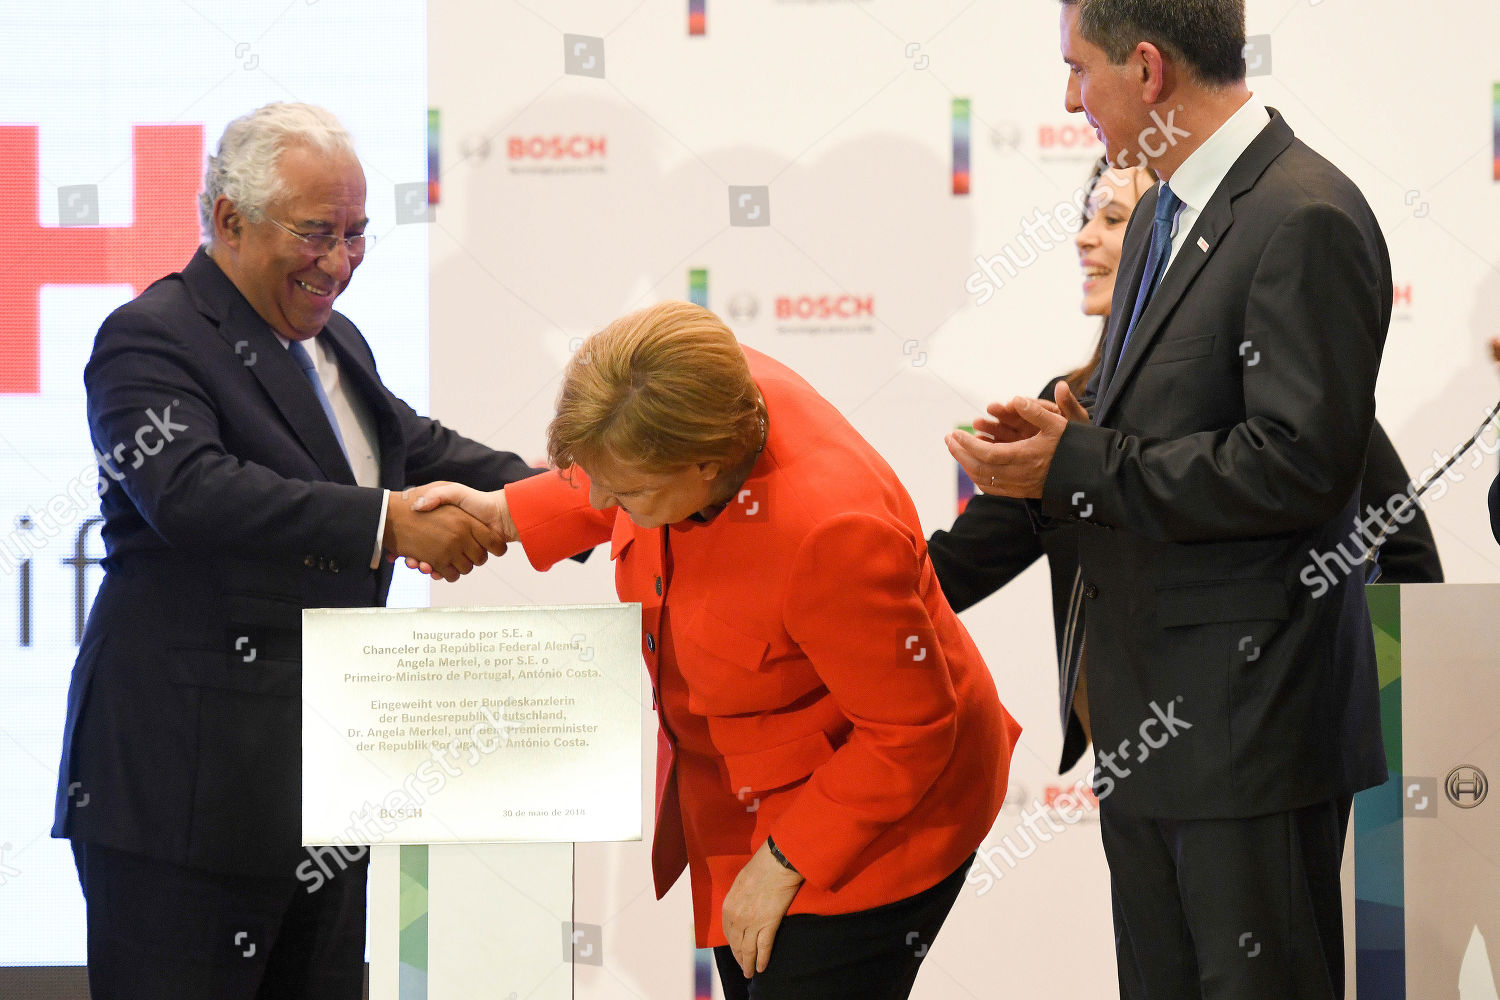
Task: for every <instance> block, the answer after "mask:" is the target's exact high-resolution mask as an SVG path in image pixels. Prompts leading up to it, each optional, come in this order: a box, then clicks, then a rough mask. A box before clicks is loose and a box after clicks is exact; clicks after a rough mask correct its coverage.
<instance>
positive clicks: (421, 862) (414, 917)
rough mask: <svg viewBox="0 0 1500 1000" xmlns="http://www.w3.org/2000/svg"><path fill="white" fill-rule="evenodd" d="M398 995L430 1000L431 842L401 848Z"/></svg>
mask: <svg viewBox="0 0 1500 1000" xmlns="http://www.w3.org/2000/svg"><path fill="white" fill-rule="evenodd" d="M397 954H398V957H399V959H400V965H399V966H398V969H397V984H398V987H397V994H396V995H397V996H398V997H400V1000H427V845H426V844H403V845H402V847H401V944H400V946H399V948H398V951H397Z"/></svg>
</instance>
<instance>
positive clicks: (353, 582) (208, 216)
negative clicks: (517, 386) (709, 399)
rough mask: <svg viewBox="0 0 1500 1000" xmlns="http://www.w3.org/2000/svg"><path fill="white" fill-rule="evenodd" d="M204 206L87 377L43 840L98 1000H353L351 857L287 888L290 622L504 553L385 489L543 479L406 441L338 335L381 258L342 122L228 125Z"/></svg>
mask: <svg viewBox="0 0 1500 1000" xmlns="http://www.w3.org/2000/svg"><path fill="white" fill-rule="evenodd" d="M205 188H206V190H205V192H204V193H203V195H202V198H201V205H200V212H201V215H202V219H203V225H204V232H205V238H206V240H207V244H206V247H205V248H203V249H200V250H199V251H198V253H197V254H196V255H195V256H194V257H193V259H192V260H191V261H190V262H189V263H188V265H187V266H186V267H185V268H184V269H183V270H182V272H181V273H178V274H172V275H169V276H167V277H165V278H163V279H162V280H160V281H158V282H156V283H155V284H153V285H152V286H151V287H150V288H148V289H147V290H146V291H145V292H143V293H142V294H141V296H140V297H139V298H137V299H135V300H134V301H133V302H130V303H129V304H127V305H125V306H123V307H121V308H120V309H118V310H116V311H115V312H114V313H113V314H112V315H111V316H110V317H109V318H108V319H107V320H105V322H104V324H103V326H102V327H101V328H100V330H99V334H98V337H97V339H96V340H95V342H94V350H93V354H92V356H91V358H90V360H89V363H88V366H87V368H86V369H85V371H84V381H85V384H86V387H87V391H88V417H89V427H90V432H91V434H92V437H93V443H94V447H95V448H96V449H97V450H98V452H99V454H100V455H101V467H102V468H103V470H104V475H103V476H102V477H101V490H102V505H103V515H104V527H103V536H104V542H105V546H106V550H107V556H106V558H105V560H104V571H105V575H104V581H103V583H102V585H101V586H100V588H99V592H98V596H97V598H96V599H95V602H94V608H93V611H92V613H91V615H90V616H89V621H88V626H87V628H86V629H85V632H84V635H83V639H82V643H81V646H80V650H79V655H78V660H77V664H76V666H75V667H74V670H73V680H72V686H71V689H70V691H69V695H68V713H67V723H66V732H65V737H64V743H63V752H62V764H61V768H60V775H59V783H58V795H57V809H56V824H55V826H54V828H53V835H54V836H57V837H66V838H70V839H71V840H72V842H73V848H74V853H75V858H76V860H77V865H78V873H79V880H80V882H81V883H82V887H83V892H84V896H85V900H86V902H87V910H88V952H89V980H90V988H91V990H92V993H93V997H94V1000H110V998H142V997H171V998H173V1000H196V998H202V1000H240V998H245V1000H248V998H253V997H272V996H274V997H310V998H311V997H316V998H318V1000H327V998H357V997H358V996H359V995H360V988H361V975H362V961H363V953H364V914H365V874H366V859H365V858H364V857H356V858H355V859H353V860H352V861H351V860H350V859H349V858H347V857H345V856H342V855H341V858H342V861H341V863H339V864H338V865H333V866H331V867H333V868H338V869H342V870H341V871H334V872H333V874H334V877H332V878H327V879H325V878H323V877H322V874H321V873H319V876H318V878H317V879H316V880H314V881H309V880H307V879H306V878H299V877H298V875H297V870H298V868H299V866H302V867H303V868H304V870H306V863H307V860H308V858H307V855H306V853H305V851H304V850H303V848H302V847H300V846H299V845H300V843H301V822H300V811H301V745H300V732H301V709H302V706H301V703H300V691H301V671H302V663H301V659H302V653H301V613H302V609H303V608H312V607H364V606H374V605H381V604H384V602H385V597H386V593H387V591H388V589H389V587H390V583H391V566H390V563H389V561H388V560H387V559H386V558H384V557H383V556H384V555H385V554H390V555H392V556H394V555H403V556H412V557H414V558H415V557H417V556H418V554H419V553H425V555H424V556H422V557H421V558H423V560H424V561H428V562H431V563H432V564H433V565H435V566H439V567H441V568H442V572H443V575H444V576H446V577H447V578H449V579H454V578H456V577H457V576H458V575H459V574H460V573H462V572H466V571H467V570H469V569H472V568H473V566H474V565H476V564H478V563H482V562H484V561H485V558H486V556H487V553H489V552H494V553H497V554H498V553H499V552H503V551H504V544H503V542H502V541H501V540H500V539H499V538H498V537H496V536H495V535H493V533H492V532H490V531H489V530H488V529H487V528H485V527H484V526H483V525H481V524H479V523H478V522H477V521H474V520H472V519H470V518H467V517H466V516H459V512H458V509H457V508H456V507H455V508H452V510H451V511H448V512H444V511H439V512H437V513H439V514H444V515H445V516H443V517H442V518H440V519H434V517H433V514H431V513H426V514H416V513H414V512H412V511H411V510H410V509H409V506H408V503H407V501H406V499H405V498H404V497H403V496H402V494H401V493H400V492H399V491H400V490H401V489H402V488H403V487H405V486H406V485H408V484H414V483H425V482H428V481H430V480H434V479H456V480H459V481H462V482H466V483H470V484H472V485H474V486H477V487H480V488H483V489H496V488H499V487H501V486H503V485H505V484H506V483H509V482H513V481H515V480H518V479H521V478H524V477H526V476H529V475H531V474H533V472H534V470H532V469H531V468H529V467H528V466H527V464H526V463H525V462H523V461H521V460H520V459H519V458H517V457H516V456H515V455H513V454H509V453H504V452H496V451H493V450H491V449H489V448H486V447H484V446H482V445H480V444H478V443H476V442H474V441H471V440H468V439H466V438H463V437H461V436H459V435H458V434H455V433H454V432H452V431H450V430H448V429H446V428H444V427H443V426H442V425H440V424H438V423H437V422H436V421H434V420H430V419H428V418H426V417H421V416H418V415H417V414H416V413H415V412H413V410H412V409H411V408H410V407H409V406H407V405H406V404H405V403H404V402H402V401H401V400H400V399H398V398H397V397H396V396H394V395H392V394H391V392H390V391H389V390H387V389H386V388H385V386H384V385H383V384H382V382H381V380H380V376H379V375H378V374H377V372H376V368H375V359H374V357H373V356H372V355H371V352H370V348H369V345H368V344H367V343H366V342H365V340H364V338H363V337H362V336H361V335H360V333H359V331H358V330H357V329H356V328H355V326H354V324H353V323H351V322H350V321H349V320H348V319H347V318H345V317H344V316H342V315H340V314H338V313H336V312H334V311H333V301H334V299H335V298H336V297H337V296H338V295H339V293H341V292H342V291H343V290H344V288H345V287H346V286H347V284H348V282H349V278H350V275H351V274H352V273H353V271H354V269H355V268H356V267H357V266H358V265H359V263H360V262H361V260H362V259H363V256H364V254H365V251H366V247H367V245H368V244H369V243H370V242H372V241H373V237H369V236H366V235H365V226H366V224H367V222H368V220H367V217H366V215H365V211H364V201H365V181H364V174H363V172H362V170H361V168H360V165H359V161H358V159H357V158H356V157H355V155H354V151H353V147H352V145H351V143H350V139H349V136H348V134H347V133H346V132H345V131H344V130H343V128H342V127H341V126H340V125H339V123H338V122H337V120H336V119H334V118H333V116H332V115H330V114H328V112H326V111H323V110H322V109H319V108H313V107H309V106H307V105H288V104H277V105H268V106H267V107H264V108H261V109H259V110H257V111H255V112H252V113H251V114H249V115H247V116H245V117H243V118H240V119H238V120H236V121H235V122H233V123H231V124H230V126H229V127H228V129H226V131H225V134H224V137H223V139H222V140H221V143H220V146H219V152H218V155H217V156H215V157H212V158H210V160H209V169H208V172H207V176H206V178H205ZM392 491H397V492H392ZM314 890H315V891H314Z"/></svg>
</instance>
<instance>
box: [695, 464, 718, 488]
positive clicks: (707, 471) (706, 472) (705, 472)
mask: <svg viewBox="0 0 1500 1000" xmlns="http://www.w3.org/2000/svg"><path fill="white" fill-rule="evenodd" d="M723 467H724V466H723V464H722V463H720V462H699V463H698V474H699V475H700V476H702V477H703V481H704V482H706V483H711V482H713V481H714V480H715V479H718V478H719V472H720V470H722V469H723Z"/></svg>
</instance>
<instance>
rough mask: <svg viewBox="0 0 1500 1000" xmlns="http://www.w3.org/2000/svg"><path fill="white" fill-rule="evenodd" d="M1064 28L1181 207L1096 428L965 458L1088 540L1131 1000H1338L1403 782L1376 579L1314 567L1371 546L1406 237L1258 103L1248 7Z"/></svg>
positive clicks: (1037, 429)
mask: <svg viewBox="0 0 1500 1000" xmlns="http://www.w3.org/2000/svg"><path fill="white" fill-rule="evenodd" d="M1062 35H1063V57H1064V60H1065V62H1066V63H1067V64H1068V67H1069V71H1070V77H1069V83H1068V90H1067V104H1068V107H1069V109H1070V110H1071V111H1075V112H1076V111H1083V112H1084V113H1085V114H1086V115H1087V116H1088V118H1089V121H1090V123H1091V124H1093V125H1094V126H1095V127H1096V128H1097V129H1098V131H1099V134H1100V136H1101V138H1102V139H1103V140H1104V142H1105V144H1106V147H1107V149H1108V151H1109V155H1110V159H1111V160H1112V161H1113V162H1115V163H1133V164H1137V165H1140V164H1144V165H1148V166H1151V167H1153V168H1155V169H1156V170H1157V172H1158V173H1159V174H1160V175H1161V177H1162V178H1163V181H1164V185H1163V186H1161V187H1160V188H1158V189H1157V190H1154V191H1152V192H1148V193H1147V195H1146V196H1145V197H1144V198H1143V199H1142V200H1141V202H1140V204H1139V206H1138V207H1137V210H1136V212H1135V215H1134V216H1133V218H1132V220H1131V223H1130V226H1129V229H1128V231H1127V234H1126V238H1125V248H1124V255H1123V259H1122V266H1121V269H1120V273H1121V279H1120V281H1119V282H1118V283H1117V285H1116V290H1115V297H1114V303H1113V308H1112V313H1111V316H1112V318H1111V323H1110V327H1109V333H1108V336H1107V339H1106V345H1105V351H1104V361H1103V364H1102V365H1101V367H1100V370H1099V372H1098V373H1097V374H1096V375H1095V377H1094V379H1093V380H1092V381H1091V382H1090V383H1089V387H1088V389H1087V390H1085V394H1084V399H1083V403H1082V405H1080V403H1079V402H1078V401H1077V400H1075V399H1074V398H1073V397H1072V395H1071V394H1070V393H1069V392H1068V391H1067V390H1066V389H1062V390H1059V392H1058V394H1057V397H1056V398H1057V405H1055V406H1047V405H1045V404H1044V403H1042V402H1039V401H1037V400H1034V399H1030V398H1027V397H1018V398H1017V399H1016V400H1014V401H1013V402H1012V403H1011V404H1008V405H1004V406H1001V405H996V406H993V407H991V409H990V413H991V416H992V418H993V419H990V420H986V421H982V422H981V429H982V430H984V431H985V432H987V433H988V434H989V435H990V436H991V437H992V438H993V439H994V440H993V442H986V441H983V440H980V439H978V438H976V437H973V436H970V435H962V434H955V435H953V436H951V437H950V439H949V447H950V449H952V450H953V452H954V454H955V456H956V457H958V458H959V459H960V461H962V462H963V463H964V465H965V467H966V468H967V469H968V470H969V472H970V474H971V475H973V476H974V478H975V481H976V482H978V483H980V484H981V488H983V489H984V490H985V491H986V492H989V493H995V494H1003V495H1009V496H1015V497H1021V498H1029V499H1033V500H1038V501H1040V503H1039V505H1038V506H1039V507H1040V514H1041V515H1043V516H1046V517H1049V518H1053V519H1058V520H1067V521H1072V522H1074V523H1077V524H1079V526H1080V533H1079V539H1078V548H1079V561H1080V566H1081V568H1082V604H1083V616H1084V631H1085V640H1084V641H1085V643H1086V644H1087V653H1086V662H1087V668H1086V669H1087V671H1088V685H1087V688H1088V704H1089V713H1090V717H1091V725H1092V732H1093V736H1094V743H1095V746H1096V748H1097V749H1096V759H1097V761H1098V767H1097V768H1096V771H1095V786H1096V791H1097V793H1098V794H1099V797H1100V799H1101V800H1102V804H1101V810H1100V821H1101V832H1102V836H1103V841H1104V847H1105V852H1106V856H1107V858H1108V860H1109V864H1110V877H1111V884H1112V890H1113V891H1112V895H1113V900H1114V911H1115V929H1116V947H1117V955H1118V959H1119V963H1118V967H1119V976H1120V986H1121V992H1122V995H1124V996H1125V997H1129V998H1147V997H1150V998H1159V997H1161V998H1165V997H1170V998H1173V1000H1182V998H1190V997H1203V998H1215V1000H1217V998H1240V997H1243V998H1252V997H1254V998H1264V997H1272V996H1274V997H1278V998H1292V997H1296V998H1319V1000H1324V998H1330V997H1341V996H1342V995H1343V970H1344V958H1343V941H1342V927H1343V921H1342V907H1341V900H1340V893H1339V864H1340V860H1341V852H1342V848H1343V844H1344V838H1345V831H1346V825H1347V821H1348V816H1349V808H1350V802H1351V798H1352V796H1353V794H1354V793H1355V792H1357V791H1359V790H1360V789H1363V788H1368V787H1370V786H1372V785H1376V784H1379V783H1381V782H1383V781H1384V780H1385V778H1386V768H1385V757H1384V752H1383V749H1382V745H1381V736H1380V719H1379V704H1378V697H1377V693H1378V692H1377V677H1376V671H1375V654H1374V648H1373V639H1372V635H1371V629H1370V620H1369V613H1368V609H1367V608H1366V605H1365V596H1364V588H1363V584H1364V581H1363V579H1361V578H1360V576H1359V574H1358V572H1357V571H1356V573H1354V574H1349V573H1343V574H1338V575H1336V576H1335V579H1334V580H1333V582H1332V583H1331V584H1325V585H1324V586H1322V587H1321V588H1315V587H1312V586H1310V585H1308V584H1307V583H1305V582H1304V581H1305V579H1306V577H1305V576H1304V575H1303V573H1304V570H1305V569H1306V567H1308V566H1309V565H1311V564H1314V563H1316V562H1318V559H1319V557H1320V556H1324V555H1325V554H1326V553H1327V552H1329V551H1330V550H1332V549H1333V548H1334V547H1335V546H1337V545H1338V543H1340V542H1344V543H1345V544H1346V546H1347V545H1348V543H1349V539H1350V537H1351V536H1355V537H1356V538H1357V537H1358V536H1357V535H1356V534H1355V533H1356V531H1357V528H1356V523H1355V521H1356V517H1357V516H1359V511H1358V507H1357V504H1358V496H1357V487H1358V485H1359V481H1360V472H1361V468H1362V465H1363V462H1364V457H1365V451H1366V447H1367V445H1368V443H1369V440H1370V429H1371V424H1372V421H1373V418H1374V410H1375V399H1374V389H1375V380H1376V375H1377V373H1378V371H1379V367H1380V357H1381V352H1382V350H1383V348H1384V342H1385V335H1386V330H1387V325H1388V323H1389V320H1390V310H1391V301H1392V288H1391V273H1390V262H1389V257H1388V255H1387V252H1386V248H1385V242H1384V239H1383V237H1382V235H1381V232H1380V228H1379V226H1378V225H1377V223H1376V221H1375V218H1374V216H1373V214H1372V213H1371V211H1370V209H1369V207H1368V205H1367V204H1366V203H1365V200H1364V198H1363V197H1362V196H1361V195H1360V193H1359V191H1358V189H1357V188H1356V187H1355V186H1354V185H1353V183H1351V182H1350V181H1349V180H1348V179H1347V178H1346V177H1344V175H1343V174H1341V173H1340V172H1339V171H1338V170H1337V169H1335V168H1334V167H1333V166H1332V165H1331V164H1330V163H1328V162H1327V161H1326V160H1324V159H1323V158H1322V157H1320V156H1318V155H1317V154H1316V153H1314V152H1313V151H1312V150H1310V149H1309V148H1307V147H1306V146H1305V145H1303V144H1302V143H1301V142H1299V141H1298V140H1297V139H1296V138H1295V136H1294V135H1293V133H1292V130H1291V128H1290V126H1289V125H1288V124H1287V123H1286V122H1285V121H1284V120H1283V119H1282V117H1281V116H1280V115H1279V114H1278V113H1276V112H1275V111H1273V110H1268V109H1267V108H1266V107H1265V105H1263V104H1261V103H1260V102H1259V101H1258V100H1257V99H1255V98H1254V96H1253V95H1252V94H1251V93H1250V91H1249V90H1248V88H1247V87H1246V85H1245V80H1244V74H1245V67H1244V60H1243V56H1242V53H1243V47H1244V43H1245V29H1244V6H1243V3H1242V2H1239V0H1201V2H1195V3H1192V4H1183V3H1178V2H1176V0H1063V8H1062ZM1319 582H1320V583H1322V582H1323V580H1322V577H1319Z"/></svg>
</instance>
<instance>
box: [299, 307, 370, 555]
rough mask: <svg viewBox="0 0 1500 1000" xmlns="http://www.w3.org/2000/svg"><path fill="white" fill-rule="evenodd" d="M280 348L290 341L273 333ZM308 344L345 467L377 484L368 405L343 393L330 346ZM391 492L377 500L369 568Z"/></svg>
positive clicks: (367, 483) (364, 481) (360, 480)
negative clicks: (341, 441) (340, 441)
mask: <svg viewBox="0 0 1500 1000" xmlns="http://www.w3.org/2000/svg"><path fill="white" fill-rule="evenodd" d="M276 339H277V340H279V341H281V346H282V347H290V346H291V341H290V340H288V339H287V338H285V337H283V336H282V335H281V334H279V333H278V334H277V335H276ZM303 346H304V347H309V348H310V349H309V350H308V352H307V356H308V357H310V358H312V363H313V367H314V368H316V369H317V371H318V381H319V382H321V383H322V384H323V392H324V393H325V394H326V395H327V396H328V402H329V403H330V404H331V405H332V406H333V415H334V416H335V417H337V418H338V422H339V434H340V435H341V436H342V437H343V439H344V447H345V449H346V454H347V456H348V458H349V467H350V468H351V469H352V470H353V471H354V481H355V482H356V483H358V484H359V485H360V486H365V487H374V486H379V485H380V436H379V434H378V433H377V432H376V429H375V418H374V417H373V416H371V414H370V408H369V406H368V405H366V403H365V401H364V400H363V399H361V398H360V396H359V393H357V392H352V391H350V392H346V391H345V389H344V382H343V379H341V378H340V377H339V364H338V360H337V359H336V358H335V357H334V354H333V347H332V346H331V345H329V344H325V343H323V341H322V339H321V338H319V337H314V338H313V339H312V340H310V341H304V342H303ZM390 502H391V494H390V491H389V490H386V491H385V492H384V493H383V494H382V495H381V499H380V521H379V523H377V524H376V526H375V554H374V555H373V556H371V558H370V568H371V569H377V568H378V567H379V566H380V556H381V549H382V547H383V545H384V543H385V512H386V508H387V507H388V506H389V505H390Z"/></svg>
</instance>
